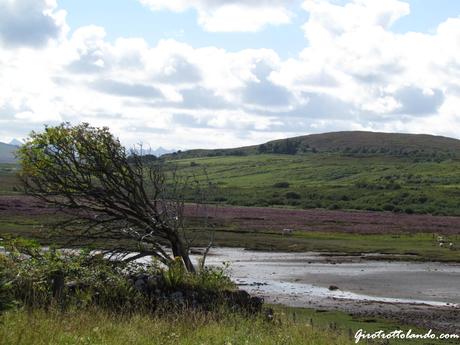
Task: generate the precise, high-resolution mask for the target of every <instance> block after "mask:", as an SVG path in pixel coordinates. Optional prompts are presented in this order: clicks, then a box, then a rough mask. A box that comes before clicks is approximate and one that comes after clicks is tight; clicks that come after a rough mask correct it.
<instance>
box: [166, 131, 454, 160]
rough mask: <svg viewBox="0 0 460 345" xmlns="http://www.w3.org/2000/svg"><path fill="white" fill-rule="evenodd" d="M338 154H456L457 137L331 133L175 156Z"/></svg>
mask: <svg viewBox="0 0 460 345" xmlns="http://www.w3.org/2000/svg"><path fill="white" fill-rule="evenodd" d="M264 153H274V154H291V155H295V154H302V153H340V154H346V155H354V156H359V155H386V156H410V157H414V158H420V159H447V158H453V157H456V158H458V157H460V140H458V139H453V138H447V137H442V136H434V135H428V134H401V133H379V132H364V131H349V132H331V133H323V134H311V135H305V136H300V137H293V138H287V139H280V140H274V141H269V142H267V143H265V144H261V145H254V146H246V147H239V148H232V149H216V150H190V151H184V152H180V153H178V154H174V155H173V157H177V158H194V157H212V156H229V155H235V156H246V155H251V154H264Z"/></svg>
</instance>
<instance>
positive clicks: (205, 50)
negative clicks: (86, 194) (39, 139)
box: [0, 0, 460, 149]
mask: <svg viewBox="0 0 460 345" xmlns="http://www.w3.org/2000/svg"><path fill="white" fill-rule="evenodd" d="M147 1H148V0H145V3H146V4H147ZM17 2H18V1H16V2H14V3H15V4H16V3H17ZM19 2H21V3H22V4H28V6H30V8H31V9H36V8H39V9H45V10H46V11H48V10H49V11H51V12H41V10H40V11H39V12H38V13H42V14H43V13H45V15H44V16H46V15H48V16H51V17H52V18H54V17H53V16H54V15H55V14H56V9H55V7H53V6H54V5H53V4H52V2H49V1H47V2H44V1H35V2H27V1H25V0H21V1H19ZM37 3H38V4H42V5H43V4H47V5H46V6H48V7H46V6H45V7H43V6H44V5H43V6H42V7H40V6H38V5H36V4H37ZM12 4H13V2H12V1H9V2H8V6H13V5H12ZM148 4H149V6H152V8H153V9H155V10H156V9H168V10H173V11H183V10H187V9H188V8H191V7H193V8H195V9H197V11H198V12H199V11H204V12H203V13H208V14H212V13H214V12H213V11H217V10H218V9H225V8H226V6H227V5H228V4H232V5H234V6H237V7H239V8H243V7H241V6H246V7H248V8H251V9H254V10H258V11H259V10H261V9H262V8H277V7H280V6H281V7H283V8H287V7H286V6H285V4H286V2H285V1H277V0H266V1H263V0H261V1H257V2H256V1H245V2H244V3H243V2H242V1H237V0H235V1H223V0H191V1H187V2H185V1H179V0H176V1H173V0H170V1H168V2H166V1H160V0H158V1H154V0H151V1H148ZM16 6H17V5H16ZM24 6H25V5H24ZM37 6H38V7H37ZM303 8H304V9H305V10H306V11H308V14H309V16H308V21H307V22H306V23H305V24H304V25H303V26H302V28H299V29H302V30H304V33H305V48H304V49H303V50H302V51H301V52H300V53H299V54H298V55H297V56H295V57H293V58H290V59H286V60H283V59H282V58H280V56H279V55H278V53H277V52H276V51H274V50H272V49H244V50H240V51H233V52H229V51H227V50H225V49H223V48H218V47H212V46H211V47H200V48H197V47H194V46H192V45H191V44H188V43H184V42H178V41H176V40H171V39H164V40H160V41H159V42H158V43H157V44H155V45H149V44H148V43H147V42H146V41H145V40H144V39H142V38H118V39H115V40H108V39H107V38H106V32H105V29H104V28H102V27H98V26H94V25H91V26H85V27H80V28H74V31H73V33H72V34H71V35H69V34H67V35H63V34H62V32H61V33H60V34H54V36H53V35H48V36H46V37H47V38H46V39H43V40H42V41H40V40H38V41H36V42H41V43H40V44H38V45H36V44H35V45H30V44H29V46H32V47H38V46H41V47H42V48H43V49H22V47H23V46H24V41H22V43H21V44H19V42H20V41H17V43H16V44H15V45H13V44H12V43H11V42H10V43H9V44H5V42H6V40H5V39H4V38H3V36H2V35H3V32H2V33H0V37H2V42H3V44H0V75H1V76H2V78H0V94H1V95H2V97H0V138H4V139H3V140H9V139H11V135H13V133H14V136H18V137H23V136H24V135H25V134H26V133H27V132H29V130H30V129H36V128H37V127H38V126H40V125H41V124H43V123H50V124H53V123H58V122H59V121H71V122H74V123H76V122H81V121H87V122H90V123H92V124H93V125H97V126H103V125H109V126H110V127H111V129H112V130H113V131H114V132H115V133H116V134H117V135H119V136H120V138H121V139H122V140H123V142H125V143H127V144H135V143H138V142H139V141H143V142H144V143H147V144H148V143H149V144H151V145H152V146H153V147H156V146H160V145H161V146H164V147H175V148H181V149H182V148H194V147H232V146H239V145H249V144H254V143H260V142H263V141H266V140H269V139H274V138H281V137H289V136H294V135H301V134H306V133H311V132H322V131H331V130H351V129H356V130H378V131H403V132H431V133H435V134H442V135H450V136H458V133H459V132H460V117H459V115H458V109H459V107H460V87H459V85H460V56H459V55H458V51H460V19H459V18H451V19H448V20H446V21H445V22H443V23H441V24H440V25H439V26H438V28H437V29H436V30H435V31H434V32H432V33H430V34H427V33H417V32H409V33H404V34H402V33H396V32H393V31H392V29H391V28H392V25H393V23H394V22H395V21H397V20H398V19H399V18H401V17H403V16H405V15H409V11H410V9H409V6H408V4H407V3H406V2H405V1H399V0H351V1H348V2H347V3H346V4H345V5H339V4H337V2H332V1H325V0H305V1H303ZM32 12H33V11H32ZM36 13H37V12H36ZM0 16H1V14H0ZM45 19H46V18H45ZM234 22H235V21H234ZM236 22H238V21H236ZM55 23H56V22H55ZM61 24H62V25H61V26H60V28H62V27H65V22H63V23H61ZM265 24H267V23H265ZM17 25H19V24H17ZM0 27H1V24H0ZM43 27H44V28H46V27H47V26H46V25H45V24H43ZM45 31H46V30H45ZM47 32H48V33H49V32H50V31H47ZM51 32H52V31H51ZM56 35H57V36H56ZM59 35H61V36H59ZM52 38H59V39H58V40H55V43H53V44H48V45H46V42H48V41H49V39H52Z"/></svg>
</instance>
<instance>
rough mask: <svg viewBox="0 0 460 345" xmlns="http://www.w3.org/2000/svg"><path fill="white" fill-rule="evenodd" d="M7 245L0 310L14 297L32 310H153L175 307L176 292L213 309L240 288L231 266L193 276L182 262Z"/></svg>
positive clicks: (0, 281) (2, 263)
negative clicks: (168, 263) (126, 260)
mask: <svg viewBox="0 0 460 345" xmlns="http://www.w3.org/2000/svg"><path fill="white" fill-rule="evenodd" d="M3 242H4V243H5V241H3ZM5 246H6V248H7V251H8V254H7V255H3V256H1V257H0V259H1V260H0V272H1V275H0V310H3V309H6V308H7V307H8V306H9V305H11V303H12V301H13V299H15V300H17V301H18V303H19V304H21V305H24V306H27V307H33V308H37V307H38V308H42V307H45V308H47V307H49V306H52V305H58V306H60V307H61V308H65V309H67V308H85V307H93V306H98V307H102V308H104V309H108V310H112V311H117V312H118V311H122V310H123V311H127V312H137V311H141V310H149V311H154V310H156V309H157V308H158V307H159V306H162V307H164V304H166V306H168V304H169V307H171V306H173V307H174V306H175V304H176V302H177V301H176V297H174V296H175V295H174V294H175V293H176V294H177V293H180V294H182V296H185V297H186V298H188V300H187V302H190V303H191V304H192V305H195V304H196V303H194V302H196V300H197V298H198V297H197V296H201V297H199V298H201V300H203V301H206V304H205V307H204V308H207V309H212V308H217V307H218V306H219V305H222V304H229V303H230V301H231V300H230V299H231V298H233V297H232V295H231V292H232V291H233V290H235V285H234V283H233V282H232V281H231V280H230V278H229V277H228V275H227V272H226V268H227V267H226V266H225V267H223V268H208V267H203V268H202V269H200V270H199V271H198V272H197V273H195V274H193V273H189V272H187V271H186V270H185V268H184V266H183V264H182V261H181V260H177V261H175V262H174V263H173V264H172V265H171V266H170V267H169V268H167V267H164V266H160V265H159V264H158V263H156V262H153V263H152V264H150V265H140V264H136V263H135V262H132V263H123V262H119V261H117V262H115V261H110V260H107V259H105V258H104V256H103V255H101V254H94V253H91V252H90V251H87V250H83V251H80V252H68V251H59V250H56V249H50V250H47V251H44V250H42V249H41V248H40V247H39V246H38V245H37V244H36V243H34V242H30V241H26V240H21V239H16V240H10V241H6V243H5ZM13 278H14V279H13ZM224 292H225V293H224ZM209 296H213V298H210V297H209ZM185 297H184V299H185ZM250 299H251V297H250V296H249V297H247V300H248V301H249V300H250ZM181 305H182V304H181ZM230 306H231V305H230ZM198 307H201V306H198ZM242 308H244V306H243V307H242Z"/></svg>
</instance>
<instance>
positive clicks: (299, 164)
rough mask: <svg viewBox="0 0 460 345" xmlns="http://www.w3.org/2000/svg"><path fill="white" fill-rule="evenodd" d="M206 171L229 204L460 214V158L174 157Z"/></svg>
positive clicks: (186, 166) (182, 164)
mask: <svg viewBox="0 0 460 345" xmlns="http://www.w3.org/2000/svg"><path fill="white" fill-rule="evenodd" d="M174 162H175V163H177V164H178V165H179V166H180V167H181V168H182V169H183V171H184V172H186V173H195V174H197V175H198V176H200V174H202V171H203V169H205V170H206V172H207V174H208V176H209V179H210V181H212V182H214V183H216V184H217V187H218V188H217V192H216V195H214V197H213V199H214V200H215V201H218V202H222V203H226V204H231V205H244V206H280V207H294V208H305V209H307V208H326V209H356V210H375V211H394V212H404V213H422V214H437V215H460V161H459V160H445V161H443V162H439V163H437V162H427V161H424V162H414V160H413V159H411V158H407V157H393V156H359V157H356V156H355V157H353V156H345V155H341V154H331V153H322V154H320V153H306V154H301V155H274V154H264V155H250V156H221V157H206V158H190V159H178V160H174Z"/></svg>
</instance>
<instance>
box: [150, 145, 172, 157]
mask: <svg viewBox="0 0 460 345" xmlns="http://www.w3.org/2000/svg"><path fill="white" fill-rule="evenodd" d="M173 152H176V150H168V149H165V148H163V147H161V146H160V147H159V148H157V149H156V150H152V151H151V152H149V153H151V154H152V155H155V156H157V157H160V156H162V155H165V154H168V153H173Z"/></svg>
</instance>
